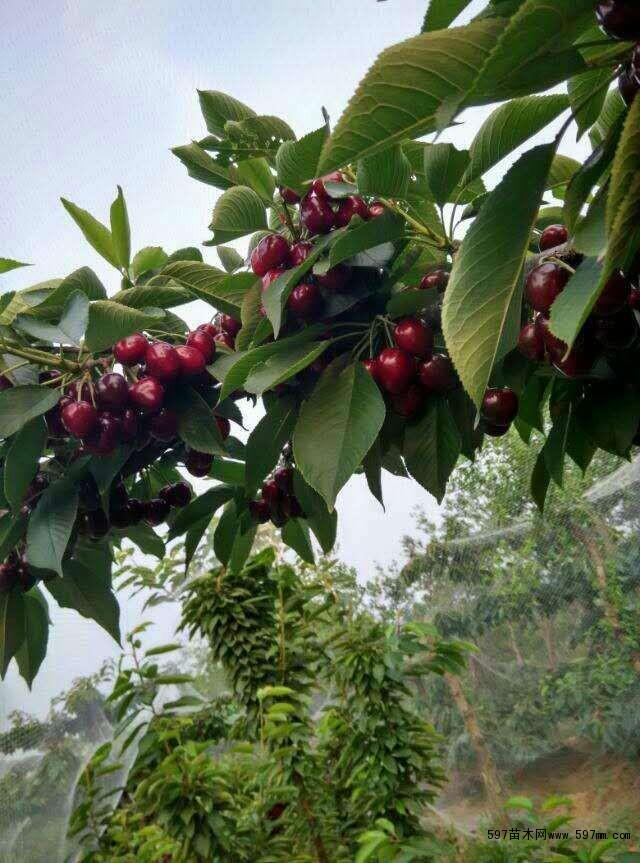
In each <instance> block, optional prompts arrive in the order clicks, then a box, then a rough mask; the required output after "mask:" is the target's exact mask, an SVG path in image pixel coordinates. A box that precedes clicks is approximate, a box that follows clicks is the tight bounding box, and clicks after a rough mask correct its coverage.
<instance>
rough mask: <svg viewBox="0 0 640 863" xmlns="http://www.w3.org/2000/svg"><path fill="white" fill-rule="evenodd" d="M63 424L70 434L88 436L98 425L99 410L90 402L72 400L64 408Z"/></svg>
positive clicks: (81, 436)
mask: <svg viewBox="0 0 640 863" xmlns="http://www.w3.org/2000/svg"><path fill="white" fill-rule="evenodd" d="M61 418H62V424H63V426H64V427H65V429H66V430H67V431H68V432H69V434H70V435H73V437H76V438H83V437H86V436H87V435H88V434H90V432H92V431H93V429H94V428H95V426H96V423H97V421H98V412H97V411H96V409H95V408H94V406H93V405H92V404H91V403H90V402H85V401H79V402H73V401H72V402H70V403H69V404H66V405H65V406H64V407H63V408H62V412H61Z"/></svg>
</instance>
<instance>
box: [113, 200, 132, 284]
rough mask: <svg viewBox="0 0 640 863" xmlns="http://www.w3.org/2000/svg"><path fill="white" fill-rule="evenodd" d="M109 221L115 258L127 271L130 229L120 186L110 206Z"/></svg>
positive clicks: (129, 256)
mask: <svg viewBox="0 0 640 863" xmlns="http://www.w3.org/2000/svg"><path fill="white" fill-rule="evenodd" d="M110 219H111V237H112V240H113V248H114V250H115V253H116V258H117V259H118V263H119V264H120V266H121V267H122V268H123V269H127V267H128V266H129V261H130V259H131V228H130V227H129V214H128V212H127V204H126V202H125V199H124V195H123V194H122V188H121V187H120V186H118V196H117V198H116V199H115V201H114V202H113V204H111V212H110Z"/></svg>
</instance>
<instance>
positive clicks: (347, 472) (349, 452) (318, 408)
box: [293, 362, 386, 509]
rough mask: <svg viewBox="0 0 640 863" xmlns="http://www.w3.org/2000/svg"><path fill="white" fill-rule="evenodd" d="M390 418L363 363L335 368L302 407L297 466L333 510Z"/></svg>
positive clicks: (296, 439) (296, 443)
mask: <svg viewBox="0 0 640 863" xmlns="http://www.w3.org/2000/svg"><path fill="white" fill-rule="evenodd" d="M385 414H386V409H385V405H384V401H383V400H382V396H381V395H380V391H379V389H378V387H377V385H376V384H375V382H374V381H373V380H372V378H371V376H370V375H369V374H367V372H366V371H365V370H364V369H363V368H362V365H361V364H360V363H359V362H358V363H354V364H352V365H349V366H347V367H346V368H343V369H341V368H340V365H339V364H338V363H335V362H334V363H332V365H330V366H329V367H328V368H327V369H325V371H324V373H323V375H322V376H321V378H320V380H319V381H318V383H317V384H316V387H315V389H314V390H313V392H312V394H311V396H310V397H309V398H308V399H307V401H305V402H304V404H303V405H302V408H301V410H300V416H299V417H298V421H297V423H296V427H295V430H294V434H293V449H294V454H295V459H296V464H297V466H298V468H299V470H300V472H301V473H302V475H303V476H304V478H305V479H306V481H307V482H308V483H309V485H311V486H312V487H313V488H315V489H316V491H317V492H319V494H321V495H322V497H323V498H324V499H325V501H326V502H327V505H328V507H329V509H333V506H334V503H335V499H336V496H337V494H338V492H339V491H340V489H341V488H342V486H343V485H344V484H345V483H346V482H347V480H348V479H349V477H350V476H351V475H352V474H353V472H354V471H355V470H356V468H357V467H358V466H359V465H360V464H361V462H362V459H363V458H364V456H365V455H366V454H367V452H368V451H369V449H370V448H371V446H372V444H373V442H374V440H375V439H376V437H377V435H378V432H379V431H380V429H381V428H382V423H383V422H384V418H385Z"/></svg>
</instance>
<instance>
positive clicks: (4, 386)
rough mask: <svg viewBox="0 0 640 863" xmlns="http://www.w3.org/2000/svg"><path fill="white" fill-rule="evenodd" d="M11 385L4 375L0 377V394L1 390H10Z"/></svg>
mask: <svg viewBox="0 0 640 863" xmlns="http://www.w3.org/2000/svg"><path fill="white" fill-rule="evenodd" d="M12 386H13V384H12V383H11V381H10V380H9V378H8V377H6V375H0V392H1V391H2V390H10V389H11V387H12Z"/></svg>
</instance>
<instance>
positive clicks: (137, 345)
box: [113, 333, 149, 366]
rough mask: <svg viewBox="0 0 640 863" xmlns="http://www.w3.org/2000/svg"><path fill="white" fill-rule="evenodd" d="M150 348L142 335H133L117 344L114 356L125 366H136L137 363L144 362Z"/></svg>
mask: <svg viewBox="0 0 640 863" xmlns="http://www.w3.org/2000/svg"><path fill="white" fill-rule="evenodd" d="M148 347H149V342H148V341H147V339H146V338H145V337H144V336H143V335H142V333H133V335H131V336H126V338H124V339H120V341H119V342H116V343H115V345H114V346H113V356H114V357H115V359H116V361H117V362H119V363H122V365H123V366H134V365H136V363H141V362H143V361H144V358H145V354H146V353H147V348H148Z"/></svg>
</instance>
